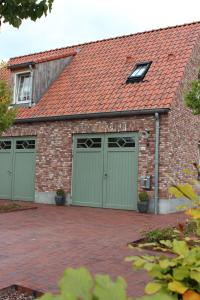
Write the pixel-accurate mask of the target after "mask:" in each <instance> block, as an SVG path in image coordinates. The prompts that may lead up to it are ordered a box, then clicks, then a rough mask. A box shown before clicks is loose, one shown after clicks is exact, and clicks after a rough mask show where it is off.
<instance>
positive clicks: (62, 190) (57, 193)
mask: <svg viewBox="0 0 200 300" xmlns="http://www.w3.org/2000/svg"><path fill="white" fill-rule="evenodd" d="M56 195H57V196H63V197H64V196H65V191H64V189H57V190H56Z"/></svg>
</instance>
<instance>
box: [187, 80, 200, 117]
mask: <svg viewBox="0 0 200 300" xmlns="http://www.w3.org/2000/svg"><path fill="white" fill-rule="evenodd" d="M185 103H186V105H187V106H188V107H189V108H191V109H192V112H193V113H194V114H195V115H198V114H200V80H193V81H192V85H191V88H190V90H189V91H188V92H187V93H186V94H185Z"/></svg>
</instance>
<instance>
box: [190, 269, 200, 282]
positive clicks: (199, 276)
mask: <svg viewBox="0 0 200 300" xmlns="http://www.w3.org/2000/svg"><path fill="white" fill-rule="evenodd" d="M190 277H191V278H192V279H194V280H196V281H197V282H198V283H200V272H197V271H191V273H190Z"/></svg>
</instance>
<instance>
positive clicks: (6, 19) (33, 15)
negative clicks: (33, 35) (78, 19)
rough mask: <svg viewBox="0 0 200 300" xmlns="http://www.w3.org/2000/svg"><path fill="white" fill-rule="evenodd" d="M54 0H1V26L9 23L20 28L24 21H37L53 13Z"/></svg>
mask: <svg viewBox="0 0 200 300" xmlns="http://www.w3.org/2000/svg"><path fill="white" fill-rule="evenodd" d="M53 1H54V0H40V1H38V0H1V1H0V26H1V23H9V24H10V25H12V26H14V27H19V26H20V25H21V23H22V20H24V19H27V18H30V19H31V20H32V21H36V20H37V19H38V18H41V17H42V16H43V15H45V16H46V15H47V13H48V11H51V8H52V4H53Z"/></svg>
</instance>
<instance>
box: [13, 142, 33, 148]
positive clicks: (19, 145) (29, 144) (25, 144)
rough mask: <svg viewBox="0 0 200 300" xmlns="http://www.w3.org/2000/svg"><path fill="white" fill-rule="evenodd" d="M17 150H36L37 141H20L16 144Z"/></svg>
mask: <svg viewBox="0 0 200 300" xmlns="http://www.w3.org/2000/svg"><path fill="white" fill-rule="evenodd" d="M16 149H35V140H23V141H20V140H19V141H17V142H16Z"/></svg>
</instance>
